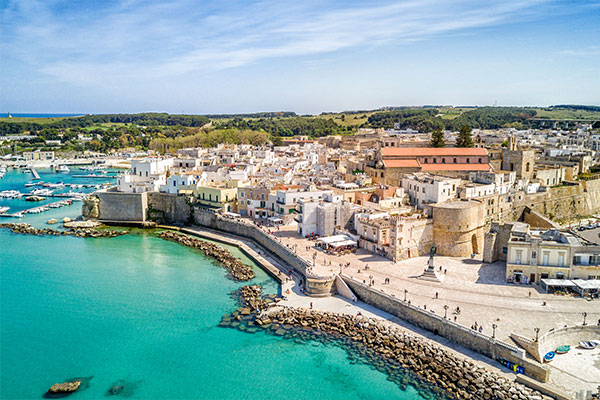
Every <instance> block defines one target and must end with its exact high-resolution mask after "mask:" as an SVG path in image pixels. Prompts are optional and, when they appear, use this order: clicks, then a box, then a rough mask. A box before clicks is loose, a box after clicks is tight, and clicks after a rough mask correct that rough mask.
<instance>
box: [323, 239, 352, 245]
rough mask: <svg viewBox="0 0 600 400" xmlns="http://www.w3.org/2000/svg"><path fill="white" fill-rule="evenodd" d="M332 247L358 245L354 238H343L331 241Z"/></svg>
mask: <svg viewBox="0 0 600 400" xmlns="http://www.w3.org/2000/svg"><path fill="white" fill-rule="evenodd" d="M329 246H331V247H342V246H356V242H355V241H354V240H350V239H347V240H341V241H339V242H334V243H330V244H329Z"/></svg>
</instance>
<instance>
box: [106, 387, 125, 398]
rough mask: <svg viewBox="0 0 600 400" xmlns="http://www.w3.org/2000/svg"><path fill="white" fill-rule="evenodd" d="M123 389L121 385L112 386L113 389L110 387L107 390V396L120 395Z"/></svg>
mask: <svg viewBox="0 0 600 400" xmlns="http://www.w3.org/2000/svg"><path fill="white" fill-rule="evenodd" d="M123 389H125V387H124V386H123V385H114V386H113V387H111V388H110V389H108V391H107V392H106V395H107V396H116V395H118V394H120V393H121V392H122V391H123Z"/></svg>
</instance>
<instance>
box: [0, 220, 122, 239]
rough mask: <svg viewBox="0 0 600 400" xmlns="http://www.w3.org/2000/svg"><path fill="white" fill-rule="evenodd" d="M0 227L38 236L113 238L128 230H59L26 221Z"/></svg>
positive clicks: (0, 225) (0, 226)
mask: <svg viewBox="0 0 600 400" xmlns="http://www.w3.org/2000/svg"><path fill="white" fill-rule="evenodd" d="M0 228H7V229H10V230H11V231H12V232H13V233H20V234H23V235H37V236H76V237H83V238H111V237H116V236H122V235H125V234H127V233H128V232H127V231H113V230H104V229H103V230H98V229H91V228H71V229H67V230H64V231H59V230H56V229H52V228H43V229H40V228H36V227H34V226H31V225H30V224H26V223H7V224H0Z"/></svg>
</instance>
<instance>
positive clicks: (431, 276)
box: [417, 246, 444, 282]
mask: <svg viewBox="0 0 600 400" xmlns="http://www.w3.org/2000/svg"><path fill="white" fill-rule="evenodd" d="M435 250H436V249H435V246H431V250H429V260H428V261H427V268H426V269H425V271H423V274H421V275H419V276H417V279H422V280H424V281H431V282H442V280H443V279H444V275H440V276H438V274H436V273H435V264H434V259H433V257H434V256H435Z"/></svg>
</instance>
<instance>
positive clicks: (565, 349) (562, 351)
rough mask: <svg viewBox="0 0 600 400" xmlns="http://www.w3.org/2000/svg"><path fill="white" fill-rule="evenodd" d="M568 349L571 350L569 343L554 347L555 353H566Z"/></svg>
mask: <svg viewBox="0 0 600 400" xmlns="http://www.w3.org/2000/svg"><path fill="white" fill-rule="evenodd" d="M569 350H571V346H569V345H564V346H558V348H557V349H556V354H565V353H568V352H569Z"/></svg>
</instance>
